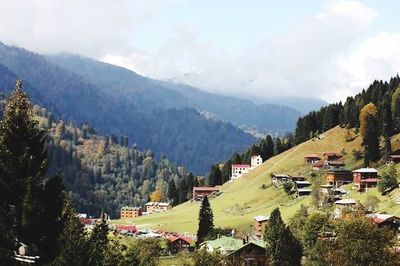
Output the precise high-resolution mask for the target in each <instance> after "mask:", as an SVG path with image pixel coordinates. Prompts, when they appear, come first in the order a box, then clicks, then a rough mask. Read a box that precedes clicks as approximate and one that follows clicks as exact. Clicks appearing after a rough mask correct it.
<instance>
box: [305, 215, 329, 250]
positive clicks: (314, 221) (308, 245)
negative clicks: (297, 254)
mask: <svg viewBox="0 0 400 266" xmlns="http://www.w3.org/2000/svg"><path fill="white" fill-rule="evenodd" d="M326 232H332V229H331V228H330V225H329V216H328V215H324V214H320V213H314V214H312V215H311V216H310V217H309V218H308V219H307V221H306V222H305V224H304V235H303V243H304V248H305V250H306V252H308V253H310V252H312V249H313V248H314V246H315V244H316V242H317V239H318V237H319V236H322V235H323V234H324V233H326Z"/></svg>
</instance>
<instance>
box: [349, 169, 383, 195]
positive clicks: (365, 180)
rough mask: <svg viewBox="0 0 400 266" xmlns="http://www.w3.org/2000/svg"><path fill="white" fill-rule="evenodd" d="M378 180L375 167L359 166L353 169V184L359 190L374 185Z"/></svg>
mask: <svg viewBox="0 0 400 266" xmlns="http://www.w3.org/2000/svg"><path fill="white" fill-rule="evenodd" d="M378 181H379V179H378V171H377V170H376V169H375V168H360V169H357V170H355V171H353V183H354V186H355V187H357V188H358V189H359V190H360V191H364V190H367V189H368V188H373V187H376V186H377V184H378Z"/></svg>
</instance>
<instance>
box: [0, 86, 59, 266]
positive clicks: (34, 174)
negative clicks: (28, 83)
mask: <svg viewBox="0 0 400 266" xmlns="http://www.w3.org/2000/svg"><path fill="white" fill-rule="evenodd" d="M46 158H47V153H46V150H45V133H44V132H43V131H41V130H39V129H38V126H37V122H36V120H34V118H33V109H32V105H31V103H30V102H29V99H28V96H27V95H26V94H25V93H24V92H23V90H22V82H21V81H17V84H16V88H15V90H14V91H13V93H12V95H11V96H10V98H9V99H8V100H7V102H6V104H5V109H4V115H3V119H2V121H1V122H0V206H1V207H3V208H4V209H2V211H5V212H6V213H8V217H7V218H6V219H4V223H3V224H1V225H0V228H1V230H5V231H7V232H9V233H8V234H7V235H6V237H5V239H4V242H7V241H5V240H6V239H9V238H8V237H9V236H10V235H12V236H13V238H14V239H15V238H16V239H18V241H21V242H23V243H24V244H27V245H28V246H30V247H31V248H32V249H35V250H36V252H37V254H35V255H39V256H40V257H41V263H47V262H50V261H51V260H52V259H53V257H54V256H55V255H56V253H57V251H58V247H57V245H56V243H54V242H57V239H58V237H59V233H60V231H61V229H60V228H62V226H63V223H62V220H61V212H62V205H63V204H62V201H63V198H62V195H63V193H62V190H63V186H62V182H61V180H60V179H59V178H58V177H54V178H52V179H49V180H46V179H44V177H45V174H46V171H47V159H46ZM11 214H12V216H10V215H11ZM41 219H44V220H43V221H42V220H41ZM46 219H47V220H46ZM11 220H12V223H11V224H10V223H9V221H11ZM1 242H3V239H1ZM7 244H10V243H5V244H4V246H7ZM2 246H3V244H2Z"/></svg>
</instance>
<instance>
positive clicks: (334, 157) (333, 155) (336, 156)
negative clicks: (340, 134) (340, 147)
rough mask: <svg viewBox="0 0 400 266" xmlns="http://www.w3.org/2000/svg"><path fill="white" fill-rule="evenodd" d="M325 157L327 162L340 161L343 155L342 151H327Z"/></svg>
mask: <svg viewBox="0 0 400 266" xmlns="http://www.w3.org/2000/svg"><path fill="white" fill-rule="evenodd" d="M324 157H325V160H326V161H327V162H333V161H338V160H340V159H341V158H343V155H342V154H341V153H337V152H325V153H324Z"/></svg>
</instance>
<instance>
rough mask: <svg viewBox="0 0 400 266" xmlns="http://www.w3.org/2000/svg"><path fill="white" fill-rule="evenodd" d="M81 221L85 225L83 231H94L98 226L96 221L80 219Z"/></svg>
mask: <svg viewBox="0 0 400 266" xmlns="http://www.w3.org/2000/svg"><path fill="white" fill-rule="evenodd" d="M79 221H81V223H82V224H83V229H85V230H92V229H93V228H94V227H95V226H96V220H95V219H89V218H79Z"/></svg>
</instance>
